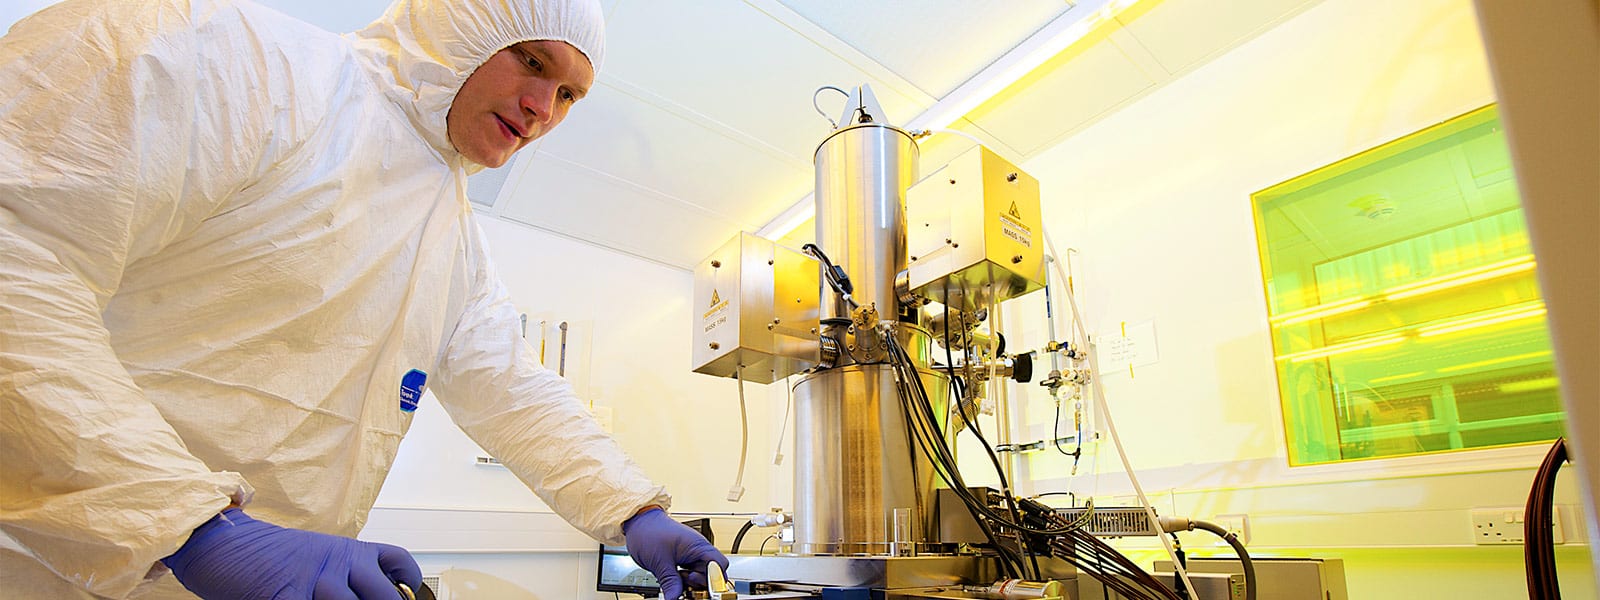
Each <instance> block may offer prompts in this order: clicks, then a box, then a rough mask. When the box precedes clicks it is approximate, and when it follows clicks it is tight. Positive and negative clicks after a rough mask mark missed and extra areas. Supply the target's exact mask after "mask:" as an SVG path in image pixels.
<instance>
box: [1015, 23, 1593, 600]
mask: <svg viewBox="0 0 1600 600" xmlns="http://www.w3.org/2000/svg"><path fill="white" fill-rule="evenodd" d="M1483 54H1484V53H1483V49H1482V45H1481V41H1480V38H1479V35H1478V30H1477V26H1476V22H1475V17H1474V14H1473V8H1472V5H1471V2H1470V1H1467V0H1416V1H1410V2H1375V1H1367V0H1325V1H1324V2H1321V3H1320V4H1318V5H1317V6H1315V7H1312V8H1310V9H1308V10H1307V11H1305V12H1304V13H1302V14H1300V15H1298V16H1296V17H1294V18H1293V19H1291V20H1289V21H1287V22H1285V23H1284V24H1283V25H1281V26H1279V27H1277V28H1275V29H1273V30H1272V31H1269V32H1266V33H1264V34H1263V35H1261V36H1259V37H1258V38H1256V39H1254V40H1252V41H1250V42H1248V43H1246V44H1244V45H1242V46H1240V47H1238V48H1236V49H1234V50H1233V51H1231V52H1230V53H1228V54H1227V55H1224V56H1222V57H1220V58H1219V59H1217V60H1215V61H1214V62H1212V63H1210V64H1208V65H1206V66H1204V67H1201V68H1199V69H1197V70H1196V71H1194V72H1192V73H1190V74H1189V75H1187V76H1185V77H1183V78H1182V79H1180V80H1177V81H1175V82H1173V83H1171V84H1169V85H1167V86H1166V87H1164V88H1163V89H1161V90H1159V91H1156V92H1154V93H1152V94H1150V95H1149V96H1147V97H1145V98H1143V99H1141V100H1140V101H1138V102H1136V103H1134V104H1132V105H1130V106H1127V107H1124V108H1122V109H1121V110H1119V111H1118V112H1116V113H1115V114H1113V115H1110V116H1108V117H1106V118H1105V119H1104V120H1102V121H1100V122H1099V123H1097V124H1096V125H1094V126H1092V127H1090V128H1088V129H1086V130H1085V131H1083V132H1081V133H1079V134H1077V135H1075V136H1074V137H1072V138H1070V139H1068V140H1067V141H1065V142H1063V143H1062V144H1060V145H1058V146H1056V147H1054V148H1052V149H1050V150H1048V151H1046V152H1044V153H1043V154H1041V155H1040V156H1038V157H1037V158H1035V159H1034V160H1031V161H1030V162H1029V163H1028V164H1026V165H1024V167H1025V168H1026V169H1027V170H1028V171H1029V172H1030V173H1032V174H1033V175H1034V176H1036V177H1038V178H1039V180H1040V181H1041V182H1042V184H1043V186H1044V196H1045V197H1044V202H1045V212H1046V227H1047V229H1049V230H1050V231H1051V232H1052V233H1053V234H1054V235H1055V237H1056V244H1057V246H1058V250H1060V251H1062V252H1066V249H1067V247H1072V248H1075V249H1076V250H1077V254H1075V255H1074V256H1073V266H1074V268H1075V271H1076V277H1075V283H1076V287H1077V289H1078V297H1079V300H1080V302H1081V304H1082V308H1083V309H1084V311H1085V320H1086V323H1087V325H1088V329H1089V331H1090V332H1091V333H1100V334H1105V333H1109V334H1115V333H1116V332H1117V331H1118V330H1119V326H1120V324H1122V323H1124V322H1126V323H1128V324H1130V325H1131V324H1135V323H1141V322H1145V321H1150V322H1153V323H1154V325H1155V329H1156V333H1157V339H1158V346H1159V354H1160V360H1159V362H1157V363H1155V364H1152V365H1147V366H1144V367H1139V368H1136V369H1135V372H1134V373H1133V375H1132V376H1130V375H1129V374H1128V373H1126V372H1117V373H1106V374H1104V375H1103V382H1104V384H1105V389H1106V394H1107V397H1108V399H1109V400H1110V402H1111V406H1112V410H1113V412H1114V414H1115V415H1116V416H1117V417H1118V425H1119V426H1120V428H1121V434H1122V438H1123V441H1124V442H1125V443H1126V445H1127V449H1128V454H1129V455H1130V458H1131V460H1132V462H1133V464H1134V466H1135V468H1136V469H1138V470H1139V473H1140V475H1141V480H1142V482H1143V483H1144V485H1145V487H1146V489H1147V490H1154V491H1157V492H1159V495H1158V497H1157V498H1155V501H1156V502H1157V504H1158V507H1159V508H1162V509H1163V511H1173V512H1176V513H1178V514H1186V515H1190V516H1194V517H1199V518H1205V519H1210V518H1213V517H1215V516H1217V515H1220V514H1229V513H1244V514H1248V515H1249V520H1250V523H1251V528H1252V532H1251V533H1252V537H1253V542H1252V546H1253V547H1256V548H1257V549H1258V552H1262V553H1279V554H1291V555H1292V554H1314V555H1315V554H1320V555H1332V556H1347V557H1348V558H1349V559H1350V560H1351V568H1350V569H1349V570H1348V579H1349V582H1350V596H1351V597H1352V598H1415V597H1423V596H1426V597H1460V598H1510V597H1520V596H1522V595H1524V594H1525V591H1524V590H1525V584H1524V583H1523V572H1522V562H1521V559H1520V554H1515V555H1514V554H1513V553H1509V552H1506V551H1504V549H1488V548H1476V547H1473V546H1472V545H1471V537H1470V534H1469V523H1470V521H1469V520H1468V510H1469V509H1470V508H1472V507H1490V506H1494V507H1498V506H1520V505H1521V504H1523V503H1524V501H1525V498H1526V496H1527V493H1528V490H1529V483H1530V482H1531V478H1532V468H1533V467H1534V466H1536V465H1537V464H1538V462H1539V458H1540V457H1541V456H1542V454H1543V451H1544V449H1543V448H1517V449H1509V450H1495V451H1478V452H1467V453H1458V454H1453V455H1449V456H1447V457H1444V458H1408V459H1391V460H1378V461H1370V462H1362V463H1357V464H1352V465H1335V466H1328V467H1306V468H1296V469H1290V468H1288V467H1287V458H1286V450H1285V444H1284V439H1283V421H1282V413H1281V410H1280V406H1279V402H1278V395H1277V390H1276V382H1275V379H1274V374H1273V360H1272V356H1271V344H1270V341H1269V338H1268V324H1267V320H1266V306H1265V301H1264V294H1263V291H1262V281H1261V274H1260V267H1259V261H1258V256H1257V252H1256V246H1255V244H1256V241H1255V231H1254V227H1253V222H1252V217H1251V206H1250V194H1251V193H1253V192H1256V191H1258V190H1261V189H1263V188H1266V187H1268V186H1270V185H1273V184H1276V183H1279V182H1281V181H1284V180H1286V179H1289V178H1292V177H1294V176H1296V175H1299V174H1302V173H1305V172H1307V171H1310V170H1312V169H1315V168H1317V167H1320V166H1323V165H1326V164H1329V163H1332V162H1334V161H1337V160H1339V159H1341V158H1344V157H1347V156H1350V155H1352V154H1355V153H1358V152H1360V151H1362V150H1365V149H1368V148H1371V147H1373V146H1376V145H1379V144H1382V143H1384V142H1386V141H1389V140H1392V139H1394V138H1396V137H1399V136H1402V135H1404V134H1407V133H1410V132H1412V131H1415V130H1418V129H1421V128H1424V127H1427V126H1429V125H1432V124H1434V123H1436V122H1438V121H1441V120H1444V119H1447V118H1449V117H1453V116H1455V115H1458V114H1461V113H1463V112H1466V111H1468V110H1470V109H1473V108H1476V107H1479V106H1482V105H1484V104H1487V103H1490V102H1492V101H1493V100H1494V96H1493V91H1492V88H1491V85H1490V80H1489V74H1488V70H1487V67H1486V65H1485V60H1484V55H1483ZM1013 312H1025V311H1008V314H1012V313H1013ZM1032 314H1035V315H1036V314H1037V312H1033V313H1032ZM1035 318H1036V317H1035ZM1012 320H1013V321H1014V322H1015V321H1017V320H1018V318H1017V317H1013V318H1012ZM1032 387H1034V388H1037V386H1032ZM1020 392H1022V390H1019V393H1020ZM1026 393H1030V394H1032V395H1033V398H1032V399H1031V400H1029V401H1026V402H1023V403H1022V405H1023V408H1024V414H1023V416H1021V417H1020V420H1022V421H1023V422H1025V423H1028V424H1033V425H1034V426H1035V427H1038V424H1047V423H1048V422H1049V421H1050V410H1051V408H1052V407H1051V406H1050V405H1049V404H1048V403H1047V402H1045V401H1044V400H1043V399H1042V395H1041V394H1039V393H1038V392H1037V391H1035V390H1029V391H1027V392H1026ZM1037 437H1039V436H1037V435H1036V436H1035V437H1034V438H1029V439H1036V438H1037ZM1101 450H1102V452H1101V456H1099V457H1098V458H1097V462H1095V460H1096V459H1095V458H1086V459H1085V467H1084V471H1083V473H1093V472H1095V471H1096V469H1097V470H1098V472H1100V473H1104V474H1103V475H1100V476H1098V477H1096V476H1093V475H1090V474H1085V475H1080V476H1079V477H1076V478H1069V477H1067V469H1066V462H1065V461H1064V460H1062V457H1060V456H1059V455H1051V454H1050V453H1040V454H1036V455H1034V457H1033V458H1032V459H1031V460H1030V464H1029V468H1030V469H1031V475H1032V477H1033V479H1034V484H1035V485H1036V487H1037V489H1038V490H1039V491H1043V490H1047V489H1073V490H1075V491H1077V492H1079V493H1081V494H1084V493H1086V494H1094V495H1099V496H1105V497H1110V498H1111V499H1114V500H1122V501H1127V498H1126V494H1128V493H1129V492H1128V490H1129V487H1128V485H1127V483H1126V481H1125V479H1124V478H1123V477H1121V476H1120V475H1118V474H1119V473H1120V472H1121V467H1120V465H1118V464H1117V461H1116V458H1115V455H1114V454H1111V453H1110V452H1109V449H1108V448H1106V447H1102V448H1101ZM1574 487H1575V486H1574V485H1573V483H1572V481H1571V479H1570V478H1563V479H1562V481H1561V482H1560V484H1559V485H1558V489H1559V490H1560V491H1559V493H1558V496H1559V497H1558V499H1557V502H1559V503H1562V504H1566V505H1568V507H1567V508H1571V505H1573V504H1576V503H1577V501H1578V500H1577V497H1576V495H1575V493H1574ZM1566 514H1567V515H1570V516H1571V517H1572V518H1573V519H1576V518H1578V517H1579V516H1580V515H1579V511H1576V510H1569V511H1568V512H1567V513H1566ZM1565 529H1566V534H1567V536H1568V538H1569V539H1571V538H1578V539H1579V540H1581V538H1582V536H1583V533H1582V529H1581V528H1580V527H1578V526H1576V524H1574V523H1567V524H1566V528H1565ZM1134 545H1135V546H1137V544H1134ZM1561 556H1562V557H1563V558H1562V559H1561V561H1562V564H1563V567H1569V568H1567V571H1566V572H1563V574H1562V575H1563V580H1564V581H1565V582H1566V583H1568V587H1569V588H1570V595H1569V597H1574V598H1594V597H1595V591H1594V590H1593V589H1592V587H1591V586H1590V584H1589V583H1588V582H1592V581H1593V580H1592V578H1591V575H1590V573H1589V567H1588V564H1587V562H1588V561H1587V549H1586V548H1585V547H1583V546H1581V545H1579V546H1574V547H1570V548H1563V550H1562V553H1561ZM1385 565H1388V566H1385ZM1394 565H1405V567H1404V568H1403V569H1398V570H1397V569H1396V568H1395V567H1394ZM1406 581H1410V582H1411V583H1409V584H1406V583H1404V582H1406ZM1424 581H1425V582H1426V584H1424V583H1422V582H1424ZM1419 594H1422V595H1419Z"/></svg>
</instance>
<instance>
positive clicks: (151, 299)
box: [0, 0, 726, 600]
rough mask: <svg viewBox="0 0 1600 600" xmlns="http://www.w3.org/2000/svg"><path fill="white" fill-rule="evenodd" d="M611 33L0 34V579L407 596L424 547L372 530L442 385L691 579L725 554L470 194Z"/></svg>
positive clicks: (553, 106)
mask: <svg viewBox="0 0 1600 600" xmlns="http://www.w3.org/2000/svg"><path fill="white" fill-rule="evenodd" d="M603 46H604V34H603V30H602V24H601V15H600V11H599V7H598V6H597V3H596V2H595V0H521V1H520V2H509V1H506V2H502V1H497V0H397V2H396V4H395V5H394V6H393V7H391V8H390V10H389V11H388V12H387V13H386V14H385V15H384V16H383V17H382V18H381V19H379V20H378V21H377V22H375V23H373V24H372V25H370V26H368V27H366V28H365V29H363V30H361V31H359V32H356V33H353V34H349V35H345V36H342V37H341V36H337V35H333V34H329V33H327V32H324V31H321V30H319V29H316V28H314V27H311V26H309V25H306V24H304V23H301V22H298V21H295V20H293V19H290V18H288V17H285V16H283V15H281V14H278V13H276V12H273V11H271V10H268V9H265V8H262V7H259V6H256V5H253V4H246V3H230V2H222V1H213V0H192V1H184V0H160V1H141V2H104V1H99V0H85V1H77V0H69V1H68V2H65V3H62V4H59V5H55V6H52V7H50V8H47V9H45V10H43V11H41V12H40V13H38V14H36V15H33V16H31V17H28V18H26V19H24V20H23V21H21V22H19V23H17V24H16V25H15V26H14V27H13V28H12V30H11V31H10V32H9V33H8V34H7V35H6V36H5V37H3V38H0V82H3V83H0V400H3V403H4V404H3V408H4V410H3V412H0V596H3V597H6V598H71V597H108V598H122V597H129V596H134V597H191V598H192V597H193V596H192V595H190V594H189V592H186V591H184V589H183V588H182V587H180V586H179V584H182V586H183V587H187V588H188V589H189V590H192V591H193V592H194V593H195V594H197V595H199V596H201V597H204V598H247V597H248V598H255V597H261V598H268V597H271V598H306V597H312V596H313V595H314V596H315V597H317V598H341V599H343V598H361V599H363V600H365V599H371V598H398V597H399V593H398V592H397V591H396V587H395V586H394V585H393V583H392V582H403V583H407V584H408V585H411V586H412V587H415V585H416V584H417V583H419V580H420V576H421V575H420V572H419V571H418V570H417V566H416V563H415V561H413V560H412V559H411V557H410V555H409V554H407V553H406V552H405V551H403V550H401V549H399V548H395V547H392V546H384V545H379V544H369V543H365V542H357V541H355V540H352V539H350V538H349V537H348V536H353V535H355V534H356V533H357V532H359V531H360V530H361V527H362V524H363V523H364V522H365V520H366V517H367V513H368V511H369V510H370V509H371V507H372V504H373V501H374V499H375V497H376V496H377V494H378V489H379V486H380V485H381V484H382V483H383V479H384V475H385V473H386V472H387V471H388V470H389V467H390V464H391V462H392V461H393V459H394V456H395V450H396V448H397V446H398V445H399V443H400V438H401V436H403V435H404V434H405V432H406V429H407V427H408V426H409V425H410V423H411V412H410V410H413V409H414V408H415V402H416V401H417V399H418V397H419V396H420V394H421V392H422V390H423V388H424V386H427V387H428V388H429V389H432V390H434V391H435V393H436V395H437V397H438V398H439V401H440V402H441V403H442V404H443V406H444V408H445V409H446V411H447V412H448V413H449V414H450V417H451V418H452V419H453V420H454V421H455V422H456V424H458V425H459V426H460V427H461V428H462V429H463V430H465V431H466V432H467V434H468V435H470V436H471V437H472V439H473V440H475V441H476V442H477V443H478V444H479V445H481V446H483V447H484V448H485V449H486V450H488V451H489V452H491V453H493V454H494V455H495V456H497V457H499V458H500V460H501V461H503V462H504V463H505V465H506V466H508V467H509V468H510V469H511V471H512V472H514V473H516V475H517V476H518V477H519V478H521V479H522V480H523V481H524V482H526V483H527V484H528V486H529V487H531V488H532V489H533V490H534V491H535V492H536V493H537V494H538V495H539V497H541V498H542V499H544V501H545V502H547V503H548V504H549V505H550V506H552V507H554V508H555V509H556V510H557V511H558V512H559V513H560V514H562V515H563V516H564V517H566V519H567V520H568V521H570V522H571V523H572V524H573V525H574V526H575V527H577V528H578V529H580V530H582V531H584V532H586V533H588V534H589V535H591V536H594V537H595V538H597V539H600V540H603V541H606V542H608V543H622V542H624V541H626V543H627V544H628V546H629V548H630V550H632V551H633V553H634V555H635V558H636V559H637V560H639V562H640V563H641V564H643V565H644V566H646V567H647V568H650V569H651V570H652V571H654V572H655V573H656V574H657V576H658V577H659V578H661V579H662V580H663V588H665V590H664V591H666V592H667V593H668V594H669V595H671V593H672V592H673V591H676V588H677V587H678V586H680V585H681V582H680V581H679V576H678V575H679V574H678V571H677V569H678V567H683V568H685V569H686V570H689V571H691V572H690V573H688V574H686V575H685V577H690V578H693V577H695V575H696V574H695V573H693V572H692V571H694V570H696V569H698V570H699V572H700V573H703V572H704V569H705V564H706V563H707V561H710V560H715V561H718V562H720V563H723V565H724V566H726V558H724V557H722V555H721V554H719V553H717V552H716V550H715V549H714V548H712V547H711V546H710V545H709V544H707V543H706V542H705V540H704V538H701V537H699V536H698V534H695V533H694V532H692V531H690V530H689V529H688V528H686V527H683V526H681V525H679V524H677V523H675V522H673V521H672V520H671V519H670V518H668V517H666V515H665V514H664V513H663V512H662V511H661V510H657V509H653V508H651V507H653V506H655V507H665V506H667V504H668V502H669V498H668V496H667V494H666V492H665V490H664V489H663V488H662V487H660V486H658V485H656V484H654V483H652V482H651V481H650V480H649V479H648V478H646V477H645V475H644V474H643V473H642V472H640V469H639V468H638V467H637V466H636V465H635V464H634V463H633V462H632V461H630V460H629V459H628V458H627V457H626V456H625V455H624V454H623V453H622V451H621V449H620V448H619V447H618V445H617V444H616V443H615V442H614V441H613V440H611V439H610V438H609V437H608V436H606V435H605V434H604V433H603V432H602V431H601V430H600V428H599V427H598V426H597V425H596V424H595V423H594V421H593V420H591V419H590V418H589V417H588V414H587V412H586V411H585V409H584V408H583V406H582V404H581V403H579V402H578V401H577V399H576V398H575V397H574V396H573V392H572V389H571V387H570V386H569V385H567V383H566V382H565V381H564V380H562V379H561V378H559V377H557V376H556V375H554V374H553V373H551V372H549V371H547V370H545V369H543V368H542V367H541V366H540V365H539V364H538V361H537V359H536V357H535V355H534V353H533V352H531V351H530V349H529V348H528V347H527V345H526V344H525V343H524V342H523V341H522V340H521V338H520V337H519V336H518V335H517V333H516V332H517V329H518V328H517V313H516V311H515V310H514V309H513V307H512V305H511V303H510V299H509V298H508V297H507V293H506V289H505V287H504V286H503V285H501V283H500V281H499V279H498V278H497V276H496V274H495V272H494V268H493V266H492V265H491V264H490V262H489V259H488V257H487V255H486V254H485V244H484V240H483V236H482V234H481V233H480V232H479V230H478V228H477V226H476V225H475V224H474V222H473V216H472V211H471V209H470V207H469V203H468V201H467V198H466V195H465V189H466V176H467V173H468V172H469V171H473V170H475V169H477V168H479V167H480V166H498V165H501V164H503V163H505V162H506V161H507V160H509V158H510V157H511V154H512V153H513V152H515V151H516V150H517V149H519V148H521V147H522V146H523V145H525V144H527V143H528V142H529V141H530V140H532V139H534V138H536V137H538V136H539V135H542V134H543V133H545V132H546V131H548V130H549V129H550V128H551V127H554V126H555V125H556V124H557V123H559V122H560V120H561V118H562V117H563V116H564V115H565V114H566V111H567V109H568V108H569V107H570V106H571V105H572V103H574V102H576V101H578V100H579V99H580V98H582V97H583V95H584V93H585V92H586V91H587V90H588V87H589V86H590V85H592V83H593V78H594V71H595V69H597V68H598V67H599V66H600V64H601V62H602V54H603ZM240 507H242V509H241V508H240ZM168 569H171V570H172V572H173V575H172V576H166V575H167V571H168ZM175 580H176V581H175Z"/></svg>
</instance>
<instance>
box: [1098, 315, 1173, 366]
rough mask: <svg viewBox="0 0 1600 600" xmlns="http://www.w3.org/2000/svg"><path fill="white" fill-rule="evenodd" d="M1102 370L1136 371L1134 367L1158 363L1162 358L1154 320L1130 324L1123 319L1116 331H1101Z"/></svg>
mask: <svg viewBox="0 0 1600 600" xmlns="http://www.w3.org/2000/svg"><path fill="white" fill-rule="evenodd" d="M1095 350H1096V353H1097V355H1098V358H1099V365H1100V373H1102V374H1105V375H1110V374H1113V373H1120V372H1127V373H1128V375H1130V376H1132V375H1133V368H1134V367H1142V366H1145V365H1152V364H1155V363H1156V361H1158V360H1160V353H1159V352H1158V350H1157V349H1156V324H1155V321H1144V322H1141V323H1135V324H1133V325H1129V324H1128V323H1127V322H1126V321H1124V322H1123V323H1122V324H1121V325H1120V327H1119V328H1118V330H1117V332H1115V333H1109V334H1101V335H1100V336H1099V338H1098V339H1097V340H1096V341H1095Z"/></svg>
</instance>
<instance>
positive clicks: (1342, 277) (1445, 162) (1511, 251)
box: [1251, 105, 1564, 465]
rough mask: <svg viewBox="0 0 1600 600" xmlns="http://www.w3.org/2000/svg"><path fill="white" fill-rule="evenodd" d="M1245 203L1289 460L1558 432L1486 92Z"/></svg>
mask: <svg viewBox="0 0 1600 600" xmlns="http://www.w3.org/2000/svg"><path fill="white" fill-rule="evenodd" d="M1251 201H1252V204H1253V205H1254V209H1255V211H1254V212H1255V218H1256V238H1257V243H1258V245H1259V247H1260V251H1261V269H1262V275H1263V277H1264V281H1265V283H1266V290H1265V291H1266V295H1267V307H1268V321H1269V323H1270V324H1271V327H1272V344H1273V351H1274V353H1275V355H1276V360H1275V361H1274V364H1275V365H1276V367H1277V374H1278V388H1279V395H1280V397H1281V399H1282V402H1283V407H1284V418H1285V423H1284V429H1285V433H1286V435H1287V438H1288V442H1289V460H1290V462H1291V464H1295V465H1307V464H1319V463H1328V462H1337V461H1345V460H1356V459H1365V458H1380V457H1393V456H1404V455H1412V454H1421V453H1430V452H1445V451H1452V450H1463V449H1470V448H1483V447H1491V446H1504V445H1511V444H1525V443H1536V442H1544V441H1547V440H1550V439H1554V438H1555V437H1557V436H1559V435H1561V434H1562V432H1563V426H1564V423H1563V419H1562V412H1561V403H1560V398H1559V396H1558V395H1557V394H1558V390H1557V386H1556V384H1555V381H1556V380H1555V367H1554V357H1553V356H1552V354H1551V349H1550V336H1549V332H1548V330H1547V328H1546V324H1545V318H1544V314H1545V308H1544V302H1543V301H1542V299H1541V298H1540V295H1539V286H1538V281H1537V279H1536V278H1535V266H1536V263H1535V261H1534V256H1533V250H1532V248H1531V247H1530V245H1529V243H1528V234H1527V227H1526V226H1525V224H1524V222H1523V216H1522V206H1521V200H1520V197H1519V196H1518V194H1517V187H1516V182H1515V180H1514V179H1513V177H1512V171H1511V159H1510V154H1509V152H1508V151H1507V149H1506V144H1505V137H1504V134H1503V132H1502V131H1501V128H1500V121H1499V118H1498V113H1497V111H1496V109H1495V107H1494V106H1492V105H1491V106H1487V107H1484V108H1481V109H1478V110H1475V111H1472V112H1470V113H1467V114H1465V115H1461V116H1460V117H1457V118H1454V119H1451V120H1449V121H1446V122H1444V123H1440V124H1439V125H1436V126H1433V127H1429V128H1427V129H1424V130H1422V131H1418V132H1416V133H1413V134H1411V135H1408V136H1406V137H1403V138H1400V139H1398V140H1395V141H1393V142H1390V143H1388V144H1384V145H1382V146H1379V147H1377V148H1373V149H1371V150H1368V151H1366V152H1363V153H1361V154H1357V155H1355V156H1352V157H1350V158H1347V159H1345V160H1342V161H1339V162H1337V163H1334V164H1332V165H1328V166H1326V167H1323V168H1320V169H1317V170H1315V171H1312V172H1310V173H1307V174H1305V175H1302V176H1299V177H1296V178H1294V179H1291V180H1289V181H1285V182H1283V183H1281V184H1278V185H1275V186H1272V187H1270V188H1267V189H1265V190H1262V191H1260V192H1257V193H1255V194H1253V195H1252V196H1251Z"/></svg>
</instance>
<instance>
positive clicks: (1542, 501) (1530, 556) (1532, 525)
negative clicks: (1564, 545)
mask: <svg viewBox="0 0 1600 600" xmlns="http://www.w3.org/2000/svg"><path fill="white" fill-rule="evenodd" d="M1566 461H1567V442H1566V439H1564V438H1556V441H1555V443H1553V444H1551V445H1550V451H1549V452H1547V453H1545V456H1544V461H1543V463H1541V464H1540V465H1539V470H1538V471H1537V472H1535V473H1534V475H1533V489H1532V490H1530V491H1529V493H1528V504H1527V506H1526V507H1525V508H1524V509H1523V515H1524V518H1523V522H1522V536H1523V537H1522V539H1523V542H1522V557H1523V563H1524V566H1525V568H1526V569H1527V573H1528V598H1530V600H1559V598H1561V585H1560V580H1559V579H1558V577H1557V575H1556V552H1555V533H1554V529H1555V515H1554V512H1555V489H1556V472H1557V471H1560V470H1561V463H1564V462H1566Z"/></svg>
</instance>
